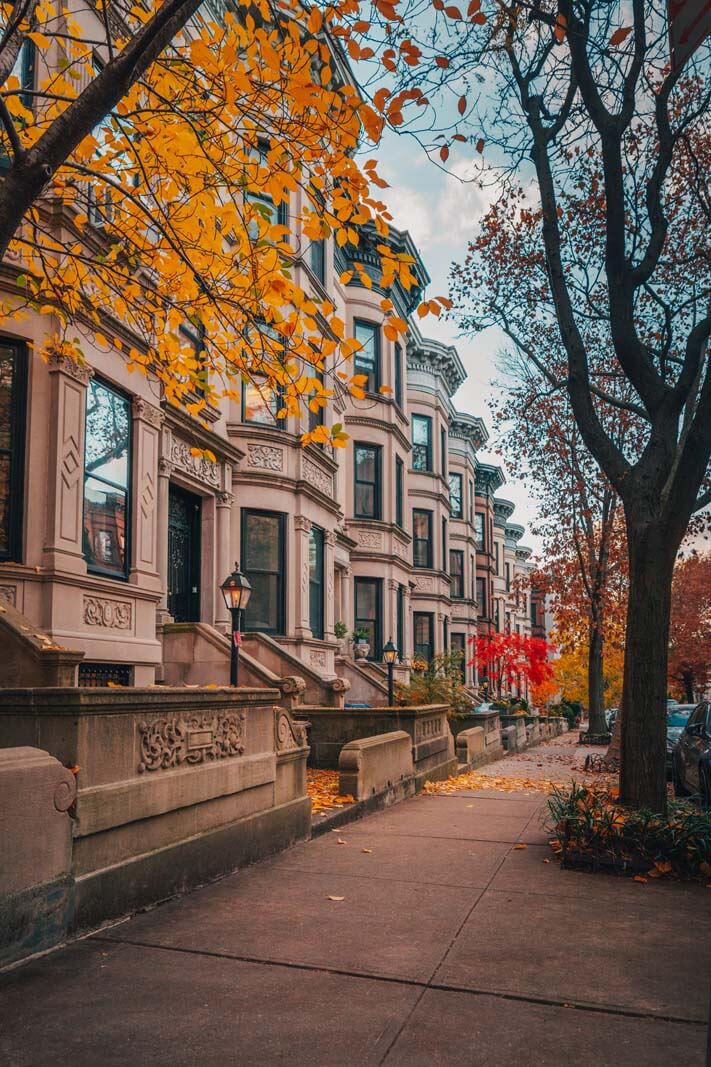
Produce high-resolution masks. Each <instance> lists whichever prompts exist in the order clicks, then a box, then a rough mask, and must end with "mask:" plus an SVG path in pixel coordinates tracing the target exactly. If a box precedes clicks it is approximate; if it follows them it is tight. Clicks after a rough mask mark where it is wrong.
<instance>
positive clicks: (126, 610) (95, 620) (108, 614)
mask: <svg viewBox="0 0 711 1067" xmlns="http://www.w3.org/2000/svg"><path fill="white" fill-rule="evenodd" d="M132 615H133V605H132V604H131V602H130V600H106V599H104V597H98V596H85V597H84V622H85V623H86V625H87V626H107V627H109V628H110V629H112V630H130V629H131V619H132Z"/></svg>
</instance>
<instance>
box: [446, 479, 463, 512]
mask: <svg viewBox="0 0 711 1067" xmlns="http://www.w3.org/2000/svg"><path fill="white" fill-rule="evenodd" d="M449 511H450V514H451V516H452V518H453V519H461V518H462V517H463V515H464V512H463V511H462V476H461V474H450V476H449Z"/></svg>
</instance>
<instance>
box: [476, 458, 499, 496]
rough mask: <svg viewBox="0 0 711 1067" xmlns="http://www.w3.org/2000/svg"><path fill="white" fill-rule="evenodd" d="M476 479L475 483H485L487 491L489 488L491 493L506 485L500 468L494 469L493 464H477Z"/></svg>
mask: <svg viewBox="0 0 711 1067" xmlns="http://www.w3.org/2000/svg"><path fill="white" fill-rule="evenodd" d="M476 479H477V482H480V481H481V482H485V483H486V487H487V489H489V488H490V489H491V492H492V493H495V492H496V490H497V489H500V488H501V486H502V485H505V484H506V478H505V477H504V472H503V471H502V469H501V467H496V466H494V464H493V463H477V465H476Z"/></svg>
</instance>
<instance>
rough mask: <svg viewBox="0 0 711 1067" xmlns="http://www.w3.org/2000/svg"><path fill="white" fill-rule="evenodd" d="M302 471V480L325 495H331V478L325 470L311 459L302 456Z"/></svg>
mask: <svg viewBox="0 0 711 1067" xmlns="http://www.w3.org/2000/svg"><path fill="white" fill-rule="evenodd" d="M302 471H303V476H304V481H306V482H308V483H309V485H313V486H314V487H315V488H316V489H318V490H320V492H322V493H325V494H326V496H329V497H332V496H333V478H332V477H331V475H330V474H328V473H327V472H326V471H323V470H321V468H320V467H319V466H318V465H317V464H316V463H314V461H313V460H312V459H306V458H304V461H303V467H302Z"/></svg>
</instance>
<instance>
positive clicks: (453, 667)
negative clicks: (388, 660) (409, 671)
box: [397, 651, 474, 716]
mask: <svg viewBox="0 0 711 1067" xmlns="http://www.w3.org/2000/svg"><path fill="white" fill-rule="evenodd" d="M463 659H464V654H463V653H462V652H458V651H456V652H444V653H442V654H440V655H438V656H434V657H433V659H432V660H431V661H430V662H429V663H428V664H427V665H426V667H425V669H424V670H423V671H418V672H417V673H415V674H413V675H412V677H411V678H410V684H409V685H399V686H398V687H397V693H398V701H399V703H400V704H407V705H410V706H415V707H417V706H420V705H422V704H448V705H449V715H451V716H457V715H459V716H462V715H467V714H468V713H469V712H471V711H473V710H474V701H473V699H472V697H471V694H470V693H469V692H468V691H467V689H466V688H465V686H464V683H463V681H462V662H463Z"/></svg>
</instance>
